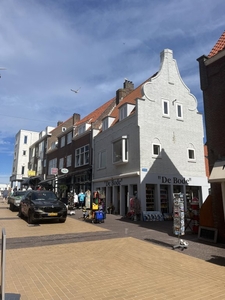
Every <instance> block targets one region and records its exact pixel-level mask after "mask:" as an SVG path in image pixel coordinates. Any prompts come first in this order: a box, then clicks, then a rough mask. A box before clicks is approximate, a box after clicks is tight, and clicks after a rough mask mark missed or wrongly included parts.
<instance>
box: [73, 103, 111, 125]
mask: <svg viewBox="0 0 225 300" xmlns="http://www.w3.org/2000/svg"><path fill="white" fill-rule="evenodd" d="M114 101H115V97H114V98H112V99H111V100H109V101H107V102H106V103H104V104H103V105H102V106H100V107H98V108H97V109H96V110H94V111H92V112H91V113H90V114H88V115H87V116H86V117H84V118H83V119H81V120H80V121H78V122H76V125H77V126H79V125H80V124H83V123H87V124H91V123H93V122H95V121H96V120H98V118H99V117H100V116H101V115H102V114H103V113H104V111H105V110H106V109H107V108H108V107H109V106H110V105H111V104H112V103H113V102H114Z"/></svg>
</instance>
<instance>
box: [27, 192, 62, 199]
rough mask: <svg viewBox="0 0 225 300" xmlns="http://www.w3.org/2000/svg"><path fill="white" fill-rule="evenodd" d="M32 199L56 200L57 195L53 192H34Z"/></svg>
mask: <svg viewBox="0 0 225 300" xmlns="http://www.w3.org/2000/svg"><path fill="white" fill-rule="evenodd" d="M32 200H57V197H56V195H55V194H54V193H53V192H46V191H43V192H34V193H33V194H32Z"/></svg>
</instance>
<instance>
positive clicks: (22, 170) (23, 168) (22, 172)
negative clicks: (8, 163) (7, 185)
mask: <svg viewBox="0 0 225 300" xmlns="http://www.w3.org/2000/svg"><path fill="white" fill-rule="evenodd" d="M24 170H25V167H24V166H22V169H21V174H22V175H24Z"/></svg>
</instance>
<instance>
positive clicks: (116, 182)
mask: <svg viewBox="0 0 225 300" xmlns="http://www.w3.org/2000/svg"><path fill="white" fill-rule="evenodd" d="M121 181H122V179H112V180H109V181H106V182H105V183H106V186H114V185H121Z"/></svg>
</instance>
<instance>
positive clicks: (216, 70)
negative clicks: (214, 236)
mask: <svg viewBox="0 0 225 300" xmlns="http://www.w3.org/2000/svg"><path fill="white" fill-rule="evenodd" d="M197 60H198V62H199V71H200V82H201V89H202V91H203V99H204V111H205V126H206V137H207V146H208V160H209V172H210V173H211V174H210V177H209V182H210V183H211V199H210V203H211V205H210V206H209V208H211V215H212V216H211V219H212V224H209V225H211V226H212V227H214V228H217V229H218V239H219V241H225V222H224V216H225V168H224V165H225V138H224V137H225V126H224V125H225V124H224V109H225V31H224V32H223V34H222V35H221V37H220V38H219V40H218V41H217V42H216V44H215V46H214V47H213V49H212V50H211V52H210V53H209V55H208V56H206V55H203V56H201V57H199V58H198V59H197ZM208 217H209V216H208ZM203 219H204V218H203ZM203 222H204V220H203ZM205 222H206V220H205ZM202 225H204V224H202Z"/></svg>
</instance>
